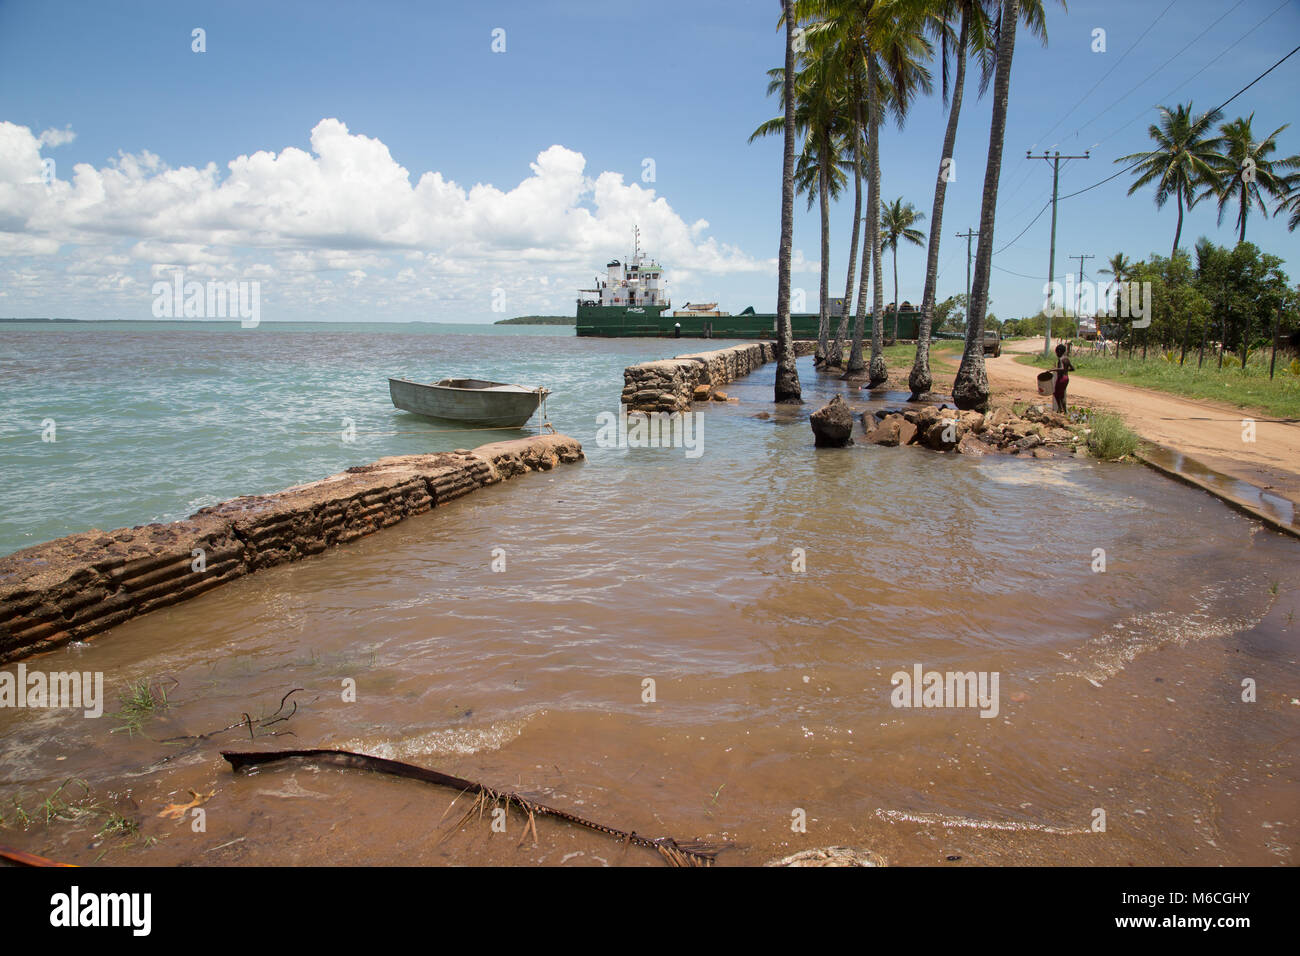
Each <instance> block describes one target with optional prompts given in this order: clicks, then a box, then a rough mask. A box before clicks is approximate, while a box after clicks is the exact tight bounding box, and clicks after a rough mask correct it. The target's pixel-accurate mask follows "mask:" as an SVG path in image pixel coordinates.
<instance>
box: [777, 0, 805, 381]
mask: <svg viewBox="0 0 1300 956" xmlns="http://www.w3.org/2000/svg"><path fill="white" fill-rule="evenodd" d="M792 5H793V0H781V8H782V10H783V11H784V13H785V76H786V83H785V159H784V162H783V164H782V167H781V247H780V251H779V253H778V257H777V270H776V275H777V277H776V385H775V388H774V390H773V397H774V399H775V401H777V402H783V403H790V404H798V403H802V402H803V394H802V391H801V390H800V388H799V371H798V369H797V368H796V367H795V354H794V330H793V329H792V328H791V326H790V256H791V248H792V246H793V245H794V83H793V82H792V81H791V77H793V76H794V10H792V9H791V7H792Z"/></svg>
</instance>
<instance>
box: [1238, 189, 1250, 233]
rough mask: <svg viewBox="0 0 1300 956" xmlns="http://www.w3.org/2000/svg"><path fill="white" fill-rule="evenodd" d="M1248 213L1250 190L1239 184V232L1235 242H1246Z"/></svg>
mask: <svg viewBox="0 0 1300 956" xmlns="http://www.w3.org/2000/svg"><path fill="white" fill-rule="evenodd" d="M1248 212H1250V189H1249V187H1248V186H1247V184H1246V183H1242V184H1241V232H1240V233H1239V234H1238V235H1237V242H1239V243H1240V242H1245V241H1246V214H1247V213H1248Z"/></svg>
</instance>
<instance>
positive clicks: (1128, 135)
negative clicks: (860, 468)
mask: <svg viewBox="0 0 1300 956" xmlns="http://www.w3.org/2000/svg"><path fill="white" fill-rule="evenodd" d="M1045 6H1046V8H1047V32H1048V43H1047V45H1046V46H1043V44H1042V43H1041V42H1040V41H1039V40H1038V39H1037V38H1036V37H1034V36H1032V35H1031V34H1030V33H1028V32H1027V31H1026V30H1024V29H1022V30H1021V31H1020V33H1019V34H1018V36H1017V42H1016V50H1015V57H1014V61H1013V62H1014V66H1013V69H1012V76H1011V92H1010V100H1009V103H1010V106H1009V119H1008V129H1007V135H1006V146H1005V155H1004V162H1003V168H1002V176H1001V186H1000V201H999V209H998V214H997V222H996V231H995V241H994V249H995V250H996V253H995V256H994V259H993V265H994V269H993V272H992V281H991V289H990V295H991V299H992V302H991V309H992V311H993V312H994V314H996V315H997V316H999V317H1000V318H1014V317H1019V316H1022V315H1029V314H1033V313H1034V312H1036V311H1037V310H1038V309H1039V308H1041V307H1042V304H1043V283H1044V281H1045V278H1046V274H1047V271H1048V243H1049V229H1050V222H1051V215H1050V210H1047V211H1044V210H1045V207H1046V206H1047V204H1048V200H1049V199H1050V196H1051V186H1052V171H1051V167H1050V165H1049V164H1048V163H1046V162H1044V161H1042V160H1039V159H1034V160H1028V159H1026V158H1025V153H1026V151H1027V150H1033V151H1035V152H1041V151H1043V150H1045V149H1046V150H1060V151H1061V152H1062V153H1066V154H1075V153H1083V152H1084V151H1090V156H1091V158H1090V159H1087V160H1071V161H1069V162H1063V163H1062V168H1061V193H1062V195H1063V196H1064V195H1066V194H1068V193H1070V192H1074V191H1076V190H1080V189H1083V188H1084V187H1087V186H1091V185H1092V184H1094V183H1097V182H1098V181H1100V180H1103V179H1105V178H1106V177H1109V176H1111V175H1113V174H1114V173H1115V172H1117V171H1118V170H1120V169H1121V168H1122V164H1120V165H1117V164H1115V163H1114V160H1115V159H1116V158H1117V157H1119V156H1123V155H1126V154H1129V153H1134V152H1138V151H1142V150H1145V149H1147V148H1149V147H1148V144H1149V139H1148V137H1147V133H1146V130H1147V126H1148V125H1149V124H1150V123H1151V122H1153V121H1154V120H1155V118H1156V113H1155V109H1154V107H1155V105H1157V104H1169V105H1175V104H1177V103H1184V102H1187V101H1189V100H1190V101H1191V102H1192V103H1193V105H1194V108H1195V109H1196V110H1197V111H1198V112H1199V111H1201V110H1204V109H1207V108H1211V107H1214V106H1218V105H1219V104H1220V103H1221V102H1223V101H1224V100H1226V99H1228V97H1229V96H1231V95H1232V94H1234V93H1236V92H1237V91H1238V90H1240V89H1241V88H1242V87H1243V86H1245V85H1246V84H1247V83H1249V82H1250V81H1251V80H1253V79H1254V78H1255V77H1256V76H1258V75H1259V74H1260V73H1261V72H1263V71H1264V70H1265V69H1266V68H1267V67H1268V66H1270V65H1272V64H1273V63H1274V62H1275V61H1276V60H1278V59H1280V58H1281V57H1282V56H1284V55H1285V54H1286V53H1287V52H1288V51H1289V50H1290V49H1291V48H1292V47H1294V46H1295V45H1296V44H1297V43H1300V2H1297V0H1281V2H1279V0H1141V2H1131V0H1130V2H1117V0H1108V2H1089V0H1073V2H1070V3H1069V9H1068V12H1067V10H1066V9H1065V8H1064V6H1062V5H1061V4H1059V3H1056V2H1053V0H1047V2H1046V3H1045ZM778 13H779V4H778V3H777V2H775V0H771V2H753V0H748V2H742V0H727V2H721V0H691V2H679V0H657V2H655V3H653V4H641V3H634V2H633V3H623V4H610V3H595V2H593V3H585V2H576V0H568V2H562V0H528V2H480V3H474V4H463V5H462V4H450V3H436V4H435V3H395V2H382V0H371V2H367V3H364V4H362V3H355V4H354V3H348V4H344V3H333V2H322V0H312V2H302V3H300V2H292V0H286V2H275V3H266V2H257V3H252V2H243V0H225V2H221V3H215V2H202V3H199V2H194V3H187V2H174V0H170V2H121V3H111V4H106V3H102V2H85V3H79V2H61V0H37V2H28V0H0V317H33V316H45V317H66V318H80V319H149V318H154V317H157V316H158V314H159V308H160V301H161V298H162V297H161V296H159V295H158V294H156V292H155V283H157V282H160V281H163V280H165V281H168V282H171V281H173V280H174V277H175V274H176V273H177V272H180V273H181V275H182V277H183V278H184V280H186V281H196V282H200V283H204V282H209V281H216V282H223V283H225V282H231V281H248V282H257V283H258V287H259V289H260V311H261V319H262V320H263V321H310V320H325V321H434V322H491V321H494V320H496V319H500V318H505V317H510V316H514V315H522V314H561V315H572V314H573V309H574V300H575V299H576V297H577V289H578V288H580V287H584V286H588V285H589V284H590V280H591V279H592V278H593V276H594V275H595V273H596V272H597V271H599V270H601V268H602V266H603V265H604V263H605V262H607V261H608V260H610V259H611V258H622V257H624V256H626V255H628V254H629V252H630V251H631V246H632V232H633V227H634V226H639V228H640V231H641V242H642V246H643V248H644V249H645V250H647V251H648V252H649V253H651V254H652V255H654V256H655V257H656V258H658V259H659V261H660V262H662V264H663V265H664V267H665V274H666V276H667V278H668V282H669V291H670V293H671V295H672V297H673V301H674V303H675V304H676V305H678V306H681V305H684V304H685V303H686V302H687V301H696V302H700V301H718V302H719V303H720V308H722V309H724V310H728V311H731V312H739V311H741V310H742V309H743V308H744V307H745V306H748V305H752V306H754V307H755V308H756V309H757V310H758V311H760V312H765V311H774V310H775V305H776V253H777V247H778V244H779V238H780V186H781V141H780V137H772V138H767V139H762V140H759V141H756V142H755V143H752V144H751V143H749V142H748V139H749V136H750V134H751V133H752V132H753V131H754V129H755V128H756V127H757V126H758V125H759V124H760V123H762V122H764V121H765V120H767V119H769V118H771V117H773V116H775V115H777V114H778V112H779V108H780V103H779V102H778V101H777V100H776V99H775V98H769V97H768V96H767V95H766V84H767V77H766V71H767V70H768V69H770V68H772V67H774V66H779V65H781V64H782V62H783V55H784V47H783V39H782V35H781V34H780V33H779V32H778V30H777V20H778ZM196 30H201V31H202V34H201V35H200V36H201V41H202V42H201V43H200V42H199V40H198V39H196V36H195V31H196ZM1097 31H1104V41H1105V43H1104V46H1105V49H1104V50H1100V49H1097V48H1098V47H1099V46H1100V44H1099V42H1098V39H1099V37H1100V36H1101V34H1099V33H1098V32H1097ZM200 45H201V46H202V47H203V50H202V51H201V52H200V51H196V49H195V47H196V46H200ZM934 72H935V74H936V77H935V79H936V85H937V79H938V77H937V73H938V69H937V66H935V67H934ZM1298 90H1300V53H1298V54H1296V55H1295V56H1293V57H1291V59H1289V60H1287V61H1286V62H1285V63H1284V64H1282V65H1281V66H1280V67H1278V68H1277V69H1276V70H1274V71H1273V72H1272V73H1271V74H1270V75H1269V76H1268V77H1266V78H1265V79H1264V80H1262V81H1261V82H1259V83H1258V84H1256V85H1255V86H1254V87H1252V88H1251V89H1250V90H1248V91H1247V92H1246V93H1244V94H1242V95H1241V96H1240V97H1238V98H1237V99H1236V100H1234V101H1233V102H1232V104H1230V106H1229V107H1228V108H1227V118H1232V117H1235V116H1238V115H1243V116H1245V115H1250V114H1251V113H1252V112H1253V113H1254V114H1255V117H1254V128H1255V130H1256V131H1257V132H1259V133H1267V132H1272V131H1273V130H1274V129H1276V128H1277V127H1279V126H1282V125H1283V124H1285V123H1288V122H1291V121H1292V120H1293V119H1295V118H1296V114H1297V109H1296V106H1295V103H1296V94H1297V91H1298ZM991 99H992V98H991V95H989V96H985V97H984V98H982V99H981V98H977V89H976V85H975V83H974V82H973V78H972V82H970V83H969V84H968V86H967V92H966V100H965V104H964V106H963V110H962V120H961V125H960V128H959V131H958V141H957V148H956V150H955V153H954V160H955V173H956V176H955V179H954V180H953V181H952V182H951V183H950V184H949V187H948V200H947V205H946V208H945V213H944V221H943V230H942V232H943V235H942V246H941V249H940V259H939V261H940V277H939V297H940V298H943V297H945V296H948V295H952V294H954V293H958V292H963V291H964V290H965V282H966V261H965V260H966V241H965V240H964V239H958V238H956V234H957V233H959V232H964V231H965V230H967V229H971V228H975V229H977V228H978V225H979V204H980V195H981V188H982V184H983V179H984V165H985V156H986V152H987V149H988V127H989V119H990V111H991V108H992V103H991ZM945 121H946V111H945V108H944V105H943V103H942V102H941V98H940V97H939V95H938V94H937V92H936V93H935V95H932V96H930V97H922V98H921V99H919V100H918V101H917V102H916V104H915V106H914V107H913V109H912V111H911V113H910V115H909V116H908V117H907V120H906V125H905V126H904V127H903V128H902V129H901V130H900V129H898V128H897V127H895V126H894V125H892V124H891V125H888V126H886V127H885V128H884V129H883V130H882V134H881V170H882V172H881V177H882V197H883V198H884V199H886V200H889V199H893V198H895V197H902V198H904V199H905V200H906V201H909V202H911V203H913V204H914V205H915V206H916V207H917V208H918V209H919V210H921V211H923V212H925V213H926V214H927V219H928V214H929V211H930V207H931V202H932V198H933V185H932V184H933V179H934V171H935V169H936V168H937V165H938V161H939V153H940V150H941V145H942V139H943V132H944V123H945ZM1296 153H1300V125H1296V126H1293V127H1291V128H1288V129H1286V130H1284V131H1283V132H1282V133H1281V134H1280V136H1279V150H1278V152H1277V154H1275V155H1276V156H1290V155H1293V154H1296ZM50 161H52V163H51V162H50ZM1131 184H1132V176H1131V174H1124V175H1121V176H1119V177H1117V178H1115V179H1113V180H1111V181H1110V182H1107V183H1104V184H1102V185H1100V186H1098V187H1097V188H1095V189H1091V190H1089V191H1087V192H1086V193H1084V194H1082V195H1080V196H1077V197H1073V198H1069V199H1063V200H1062V201H1061V203H1060V205H1059V211H1058V223H1057V256H1056V274H1057V278H1058V279H1063V278H1064V275H1065V273H1066V272H1072V273H1073V274H1074V275H1075V276H1076V277H1077V274H1078V273H1077V269H1078V260H1077V259H1070V258H1068V257H1070V256H1073V255H1078V254H1087V255H1092V256H1095V257H1096V258H1094V259H1087V260H1085V265H1084V273H1085V279H1087V280H1098V279H1100V280H1102V281H1104V279H1105V277H1104V276H1098V274H1097V270H1098V269H1100V268H1103V267H1104V263H1105V260H1106V259H1107V258H1108V257H1110V256H1111V255H1113V254H1114V253H1116V252H1123V253H1125V254H1126V255H1128V256H1129V257H1130V258H1131V259H1140V258H1144V257H1146V256H1148V255H1149V254H1151V253H1152V252H1156V253H1159V254H1161V255H1166V256H1167V255H1168V254H1169V252H1170V247H1171V246H1172V244H1173V233H1174V227H1175V220H1176V213H1175V211H1174V209H1173V206H1172V204H1170V205H1168V206H1166V207H1165V208H1164V209H1161V210H1158V209H1157V208H1156V207H1155V204H1154V201H1153V196H1154V192H1153V190H1152V189H1150V188H1146V189H1144V190H1141V191H1139V192H1138V193H1136V194H1135V195H1133V196H1131V197H1129V196H1127V195H1126V194H1127V190H1128V188H1129V186H1130V185H1131ZM796 210H797V215H796V221H795V236H794V239H795V242H794V246H795V254H794V268H795V273H794V286H795V296H796V301H795V306H796V310H798V306H799V298H798V297H799V296H800V295H802V296H803V302H804V303H805V306H806V308H807V310H808V311H815V310H816V305H817V286H818V268H819V263H818V255H819V250H820V234H819V220H818V213H817V209H816V206H814V207H813V208H812V209H811V210H809V209H807V208H806V203H805V201H804V199H803V198H800V199H799V200H798V201H797V205H796ZM1270 212H1271V209H1270ZM1035 217H1037V218H1035ZM1286 218H1287V217H1286V216H1282V217H1279V218H1273V217H1272V216H1269V217H1267V218H1265V217H1263V216H1262V215H1260V214H1259V213H1258V212H1256V213H1254V214H1252V216H1251V218H1250V219H1249V224H1248V227H1247V239H1248V240H1250V241H1252V242H1255V243H1256V244H1257V245H1259V246H1260V247H1261V248H1263V249H1264V250H1265V251H1266V252H1271V253H1273V254H1275V255H1277V256H1279V257H1281V258H1283V259H1284V260H1287V264H1286V265H1285V266H1284V269H1286V270H1287V272H1288V274H1289V275H1290V276H1291V278H1292V281H1293V282H1294V281H1296V280H1297V279H1300V232H1297V233H1291V232H1288V231H1287V229H1286ZM1216 219H1217V210H1216V208H1215V205H1214V203H1212V202H1203V203H1201V204H1200V205H1198V206H1196V207H1195V208H1194V209H1192V210H1191V211H1190V212H1189V213H1188V215H1187V218H1186V222H1185V224H1184V228H1183V239H1182V243H1181V244H1182V245H1183V246H1184V247H1185V248H1190V246H1191V245H1192V243H1193V242H1195V240H1196V238H1197V237H1199V236H1202V235H1204V236H1208V237H1209V238H1210V239H1212V240H1214V241H1216V242H1219V243H1222V244H1232V243H1234V242H1235V240H1236V232H1235V228H1234V223H1235V214H1234V213H1233V212H1231V211H1230V212H1229V213H1228V215H1227V216H1226V217H1225V219H1224V222H1223V224H1222V225H1218V224H1217V222H1216ZM921 225H922V227H923V228H928V224H927V223H922V224H921ZM831 226H832V231H831V255H830V257H829V262H830V268H831V276H832V281H831V289H832V294H834V295H840V294H842V293H843V286H844V281H845V270H846V266H847V256H848V244H849V236H850V231H851V228H852V195H851V191H850V193H849V194H848V195H846V196H845V198H844V199H843V200H841V201H840V202H839V203H837V204H836V205H835V207H834V209H833V210H832V216H831ZM897 265H898V282H899V289H898V297H899V299H903V300H909V301H912V302H919V300H920V298H921V286H922V284H923V281H924V250H923V249H922V248H916V247H911V246H905V247H904V248H903V249H902V250H901V251H900V253H899V256H898V264H897ZM884 267H885V275H886V280H885V290H884V300H885V301H886V302H889V301H892V300H893V299H894V294H893V275H892V271H893V262H892V258H891V257H890V256H889V255H888V254H887V255H886V257H885V261H884Z"/></svg>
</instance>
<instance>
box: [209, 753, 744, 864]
mask: <svg viewBox="0 0 1300 956" xmlns="http://www.w3.org/2000/svg"><path fill="white" fill-rule="evenodd" d="M221 756H223V757H225V758H226V760H227V761H229V762H230V766H231V769H232V770H236V771H238V770H242V769H244V768H245V767H255V766H258V765H260V764H267V763H276V762H278V761H281V760H290V759H294V758H301V759H304V760H314V761H316V762H318V763H324V764H332V765H334V766H336V767H348V768H351V769H354V770H372V771H374V772H376V773H386V774H390V775H391V776H394V777H405V778H407V779H408V780H421V781H423V782H425V783H432V784H437V785H438V786H442V787H451V788H453V789H455V790H458V791H460V792H461V793H462V794H464V793H472V794H474V795H475V796H476V797H477V799H476V800H475V801H474V804H473V805H472V806H471V807H470V809H469V811H468V812H467V813H466V814H465V816H464V817H462V818H461V823H464V821H465V820H466V819H468V818H469V817H470V816H471V815H473V814H474V812H475V811H478V813H479V815H480V816H482V814H483V811H484V810H486V809H487V808H489V807H492V806H496V805H497V804H503V805H504V806H505V807H506V810H507V811H509V808H510V804H511V803H512V802H513V803H516V804H518V805H519V807H520V809H522V810H523V811H524V813H526V814H527V815H528V823H527V824H526V825H525V827H524V836H525V838H526V837H527V835H528V831H529V829H530V828H531V829H532V832H533V837H534V839H536V836H537V827H536V823H535V821H534V817H535V816H550V817H557V818H559V819H561V820H568V821H569V822H570V823H575V824H577V825H578V826H580V827H586V828H587V829H588V830H596V831H598V832H600V833H605V834H608V835H609V836H612V837H614V838H615V839H617V840H621V841H622V842H623V843H624V845H627V844H632V845H635V846H640V847H646V848H648V849H652V850H656V851H658V852H659V854H660V855H661V856H662V857H663V858H664V859H665V860H667V861H668V862H669V863H670V864H672V865H673V866H708V865H709V864H710V863H712V862H713V860H714V858H715V857H716V856H717V855H718V852H719V851H720V850H722V849H724V848H725V847H724V846H717V845H711V844H705V843H678V842H677V841H676V840H674V839H672V838H671V837H659V838H657V839H650V838H648V837H643V836H641V835H639V834H638V833H636V832H635V831H627V830H619V829H616V828H614V827H607V826H605V825H604V824H602V823H595V822H593V821H591V820H586V819H584V818H582V817H579V816H576V815H575V814H572V813H569V812H567V811H565V810H558V809H556V808H555V807H548V806H547V805H546V804H544V803H537V802H535V801H533V800H531V799H528V798H525V797H521V796H520V795H519V794H517V793H513V792H511V791H508V790H495V789H493V788H491V787H487V786H484V785H483V784H481V783H476V782H474V781H473V780H466V779H464V778H463V777H454V776H452V775H451V774H446V773H442V772H440V771H437V770H429V769H428V768H425V767H417V766H415V765H414V764H409V763H402V762H401V761H398V760H388V759H385V758H384V757H372V756H370V755H369V754H359V753H353V752H352V751H349V750H273V751H265V752H261V753H247V752H238V751H232V750H223V751H221Z"/></svg>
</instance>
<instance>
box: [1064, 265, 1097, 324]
mask: <svg viewBox="0 0 1300 956" xmlns="http://www.w3.org/2000/svg"><path fill="white" fill-rule="evenodd" d="M1070 258H1071V259H1078V260H1079V293H1078V296H1077V298H1075V300H1074V331H1075V334H1076V335H1077V334H1078V331H1079V306H1080V305H1082V303H1083V260H1084V259H1096V258H1097V257H1096V256H1091V255H1086V256H1070Z"/></svg>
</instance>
